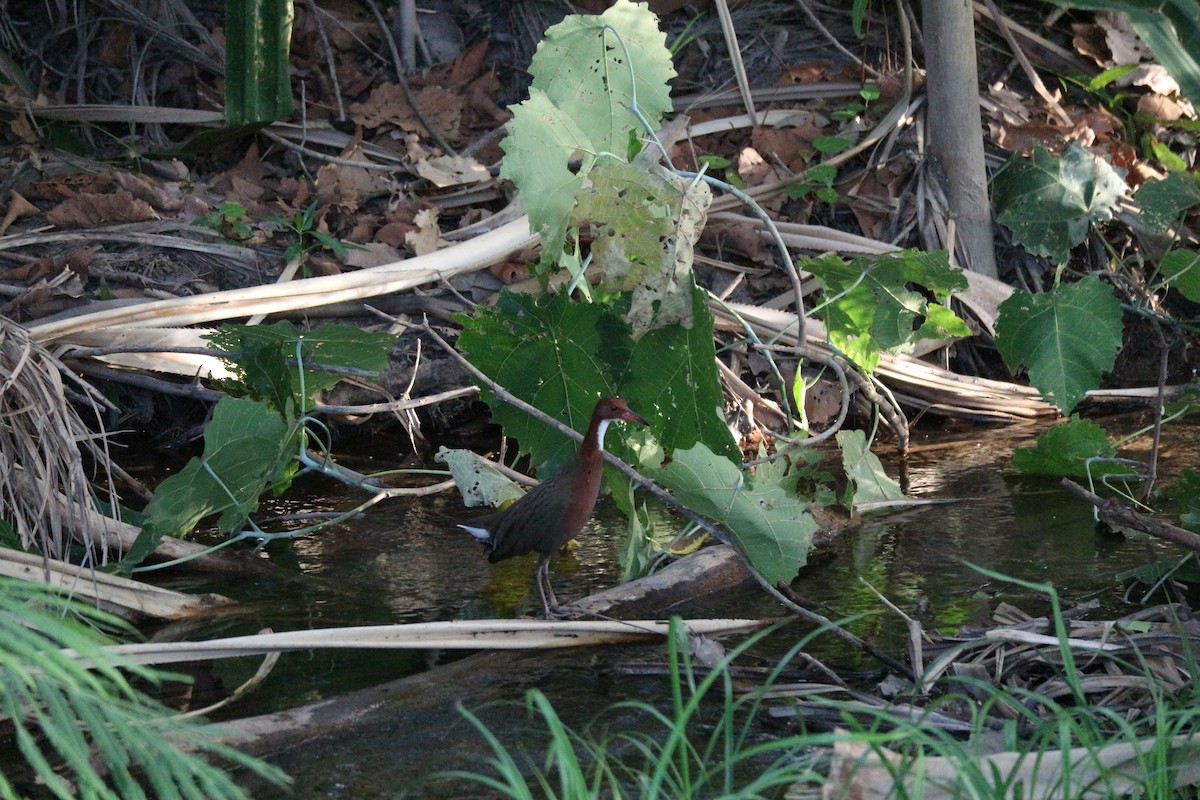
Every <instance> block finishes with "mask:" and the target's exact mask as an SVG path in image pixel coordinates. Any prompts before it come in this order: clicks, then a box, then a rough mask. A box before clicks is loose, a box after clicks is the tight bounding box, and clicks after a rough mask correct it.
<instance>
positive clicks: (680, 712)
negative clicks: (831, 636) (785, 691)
mask: <svg viewBox="0 0 1200 800" xmlns="http://www.w3.org/2000/svg"><path fill="white" fill-rule="evenodd" d="M815 635H816V634H814V633H810V634H807V635H805V636H803V637H802V638H801V639H800V641H799V642H798V643H797V644H796V645H795V646H794V647H793V648H792V650H791V652H789V653H787V654H786V655H785V656H784V658H783V660H782V661H781V662H780V664H779V666H778V667H777V668H776V670H775V672H773V673H772V675H771V676H770V677H769V679H768V681H767V683H768V684H770V683H772V682H773V681H774V680H775V679H776V678H777V675H778V672H779V671H781V670H782V669H783V668H784V667H785V666H786V665H787V663H788V662H789V661H790V660H791V659H792V658H794V657H795V654H796V653H797V652H799V651H800V650H801V649H802V648H803V647H805V646H807V645H808V644H809V643H810V642H811V640H812V639H813V638H814V637H815ZM761 638H762V635H761V634H759V635H756V636H754V637H751V638H749V639H748V640H747V641H746V642H743V643H742V644H740V645H739V646H738V647H737V648H736V649H734V650H732V651H731V652H730V653H729V655H727V656H725V657H724V658H722V659H721V661H720V663H719V664H717V665H716V666H715V667H713V668H712V669H708V670H705V671H704V672H703V673H702V672H700V671H699V670H696V669H695V668H694V667H693V665H692V662H691V658H690V656H689V654H688V648H687V642H688V637H687V636H686V634H685V631H684V630H683V626H682V625H681V624H680V622H679V620H678V619H673V620H672V633H671V636H670V638H669V639H668V648H667V665H668V669H669V671H670V672H669V676H668V682H669V685H670V686H671V687H672V688H673V691H672V694H671V701H670V706H669V707H668V708H667V709H666V711H665V712H664V711H663V710H661V709H660V708H658V707H657V706H656V705H655V704H652V703H648V702H642V701H629V702H624V703H617V704H615V705H613V706H611V707H610V708H609V709H607V710H606V711H605V712H604V713H603V714H602V715H601V717H600V719H599V720H598V723H599V724H597V725H595V726H591V727H589V728H588V729H587V730H586V731H584V732H576V731H574V730H572V729H571V728H569V727H568V726H567V725H566V724H565V723H564V721H563V720H562V718H561V717H560V716H559V714H558V712H557V711H556V710H555V708H554V706H553V705H552V703H551V702H550V700H549V698H547V697H546V696H545V695H544V694H543V693H542V692H541V691H540V690H538V689H531V690H530V691H529V692H528V693H527V694H526V696H525V705H526V711H527V713H528V714H529V715H531V716H533V717H535V718H536V719H537V722H538V723H539V726H541V727H544V729H545V731H546V733H547V736H548V741H547V743H546V746H545V748H544V751H545V752H544V754H543V753H541V752H539V753H538V755H537V757H536V758H534V759H533V761H534V764H533V765H532V770H533V774H532V775H528V774H527V768H526V765H525V761H526V754H514V753H512V752H510V751H509V750H508V748H507V746H506V745H505V744H504V742H502V741H501V738H500V737H501V736H503V735H504V732H500V733H494V732H493V731H492V730H491V729H489V728H488V726H487V725H486V724H485V723H484V722H483V721H482V720H481V719H480V718H479V717H478V716H476V715H475V714H474V713H472V712H471V711H469V710H467V709H463V711H462V713H463V716H465V717H466V718H467V720H468V721H469V722H470V723H471V725H472V726H473V727H474V728H475V729H476V730H477V731H478V732H479V734H480V735H481V736H482V737H483V738H484V740H485V741H486V742H487V744H488V746H489V747H490V748H491V750H492V754H493V755H492V758H490V759H488V760H487V762H486V764H485V765H483V768H484V769H489V772H492V773H494V774H495V776H494V777H493V775H492V774H485V773H483V772H473V771H459V772H450V773H442V774H439V775H435V776H432V779H434V780H437V779H446V778H458V779H462V780H467V781H470V782H472V783H476V784H478V785H479V786H480V787H486V791H482V792H481V793H480V794H483V795H486V796H488V797H492V796H496V797H504V798H514V800H517V799H520V800H530V798H533V797H547V798H557V800H593V798H598V797H605V798H642V800H666V798H710V797H711V798H727V799H728V800H736V799H740V800H751V798H760V797H764V798H765V797H780V796H782V793H783V792H784V791H785V790H787V789H788V788H789V787H793V786H794V785H795V784H797V783H800V782H805V783H813V784H814V785H815V783H816V782H819V781H820V780H821V779H820V777H819V774H818V773H817V772H816V770H815V767H816V766H817V762H816V759H814V758H812V757H811V753H810V752H809V751H810V750H811V749H812V748H813V747H815V746H817V745H818V744H819V742H818V741H817V740H816V739H814V738H812V737H810V736H796V737H791V736H789V737H775V736H770V737H763V736H762V735H761V733H760V731H759V730H758V725H757V721H756V719H757V715H758V712H759V706H760V704H761V703H762V702H763V698H762V697H761V696H759V695H758V694H756V693H753V692H742V691H738V690H737V689H736V688H735V687H736V684H735V683H734V681H733V680H732V677H731V676H732V669H731V666H732V664H733V661H734V659H735V658H737V657H738V656H739V655H740V654H742V653H743V652H744V651H745V650H747V649H748V648H749V647H751V646H752V645H753V644H754V643H756V642H758V641H759V640H760V639H761ZM631 718H640V719H641V720H643V721H644V722H643V723H642V724H641V725H635V726H634V727H633V728H630V727H629V725H630V719H631ZM820 738H824V737H820ZM827 743H828V742H826V744H827ZM418 786H420V784H418ZM421 788H422V789H423V788H424V787H421ZM428 794H430V795H436V794H438V793H437V792H429V793H428Z"/></svg>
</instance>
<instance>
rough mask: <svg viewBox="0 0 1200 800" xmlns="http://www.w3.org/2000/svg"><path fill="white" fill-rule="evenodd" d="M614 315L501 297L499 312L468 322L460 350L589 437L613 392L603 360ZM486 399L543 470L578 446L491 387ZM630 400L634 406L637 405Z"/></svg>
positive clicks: (551, 298) (563, 300)
mask: <svg viewBox="0 0 1200 800" xmlns="http://www.w3.org/2000/svg"><path fill="white" fill-rule="evenodd" d="M611 315H612V311H611V310H610V309H608V308H606V307H605V306H602V305H599V304H595V303H573V302H571V300H570V298H568V297H565V296H564V295H561V294H556V295H546V296H543V297H535V296H533V295H521V294H513V293H511V292H501V294H500V299H499V300H498V301H497V303H496V305H495V306H494V307H492V308H491V309H489V310H487V311H485V312H482V313H480V314H479V315H478V316H476V317H473V318H464V319H463V320H462V322H463V332H462V335H461V336H460V337H459V339H458V346H459V348H460V349H461V350H462V351H463V352H464V353H465V354H466V355H467V357H468V358H469V359H470V361H471V363H472V364H474V365H475V366H476V367H478V368H479V369H480V370H482V371H483V372H484V373H485V374H486V375H488V377H490V378H492V380H494V381H496V382H497V383H499V384H500V385H501V386H503V387H505V388H506V389H508V390H509V391H510V392H512V393H513V394H515V395H517V396H518V397H520V398H521V399H522V400H525V401H526V402H528V403H531V404H532V405H534V406H536V407H537V408H539V409H541V410H542V411H544V412H546V413H547V414H549V415H550V416H552V417H555V418H556V419H558V420H560V421H562V422H564V423H566V424H567V425H569V426H571V427H572V428H574V429H575V430H577V431H583V430H584V429H586V428H587V424H588V420H590V419H591V416H592V408H593V407H594V406H595V405H596V400H597V399H599V398H600V397H603V396H605V395H607V394H610V393H611V392H612V391H613V387H611V386H610V384H609V381H608V378H609V375H608V373H609V369H608V367H607V365H606V364H605V362H604V360H603V359H602V358H601V349H602V348H601V343H602V330H603V326H602V324H601V321H602V319H603V318H604V317H606V316H611ZM484 397H485V399H487V400H488V405H490V406H491V409H492V419H493V420H494V421H495V422H496V423H498V424H499V425H501V426H502V427H503V428H504V432H505V434H506V435H508V436H512V437H515V438H516V440H517V442H518V443H520V446H521V451H522V452H525V453H529V454H530V455H531V456H532V457H533V463H534V464H535V465H537V466H538V468H539V469H544V468H547V467H549V468H551V469H553V468H555V467H557V466H560V465H562V464H563V463H565V461H566V460H567V459H568V458H569V457H570V455H571V454H572V453H573V452H574V451H575V443H574V442H572V441H570V440H569V439H567V438H566V437H565V436H563V435H562V434H560V433H559V432H558V431H554V430H551V429H550V428H548V427H546V426H545V425H543V424H542V423H541V422H538V421H537V420H535V419H533V418H532V417H530V416H529V415H528V414H526V413H524V412H523V411H520V410H518V409H516V408H513V407H511V406H509V405H508V404H507V403H502V402H499V401H498V400H497V399H496V398H495V397H494V395H492V394H491V393H490V392H489V391H488V390H487V389H486V387H485V388H484ZM626 400H627V401H628V402H629V403H630V404H631V405H633V402H634V401H633V398H626ZM633 407H634V408H635V409H636V408H637V407H636V405H634V406H633Z"/></svg>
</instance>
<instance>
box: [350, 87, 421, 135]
mask: <svg viewBox="0 0 1200 800" xmlns="http://www.w3.org/2000/svg"><path fill="white" fill-rule="evenodd" d="M348 111H349V114H350V119H352V120H354V122H355V123H356V124H358V125H361V126H363V127H364V128H378V127H379V126H380V125H384V124H387V123H390V124H392V125H400V124H401V120H405V119H415V118H414V117H413V116H412V107H411V106H410V105H409V104H408V98H406V97H405V96H404V90H403V89H401V88H400V87H399V85H397V84H395V83H383V84H380V85H379V86H376V87H375V88H374V89H373V90H372V91H371V94H370V95H369V96H368V97H367V99H366V100H363V101H362V102H361V103H351V104H350V108H349V109H348Z"/></svg>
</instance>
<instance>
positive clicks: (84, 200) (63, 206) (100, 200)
mask: <svg viewBox="0 0 1200 800" xmlns="http://www.w3.org/2000/svg"><path fill="white" fill-rule="evenodd" d="M158 218H159V216H158V214H156V213H155V212H154V209H153V208H151V207H150V204H149V203H147V202H146V201H145V200H138V199H137V198H135V197H134V196H133V195H132V194H130V193H129V192H126V191H120V192H113V193H112V194H91V193H81V194H78V195H76V196H75V197H71V198H68V199H66V200H64V201H63V202H61V203H59V204H58V205H57V206H55V207H54V208H52V209H50V210H49V211H47V212H46V221H47V222H49V223H50V224H51V225H54V226H56V227H58V228H95V227H99V226H102V225H117V224H121V223H128V222H146V221H148V220H152V219H158Z"/></svg>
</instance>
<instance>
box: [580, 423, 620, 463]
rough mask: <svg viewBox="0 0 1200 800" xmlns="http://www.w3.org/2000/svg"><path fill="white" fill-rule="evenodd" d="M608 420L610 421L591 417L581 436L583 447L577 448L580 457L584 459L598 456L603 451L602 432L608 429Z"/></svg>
mask: <svg viewBox="0 0 1200 800" xmlns="http://www.w3.org/2000/svg"><path fill="white" fill-rule="evenodd" d="M610 422H612V420H611V419H603V418H601V417H592V422H591V424H590V425H588V429H587V433H586V434H584V436H583V447H582V448H580V450H579V455H580V457H581V458H583V459H585V460H586V459H588V458H596V459H598V458H599V457H600V454H601V453H603V452H604V434H605V433H606V432H607V431H608V423H610Z"/></svg>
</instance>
